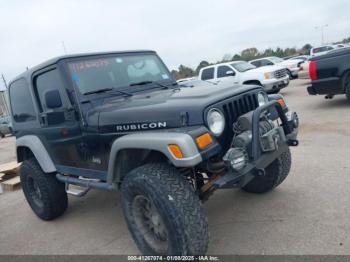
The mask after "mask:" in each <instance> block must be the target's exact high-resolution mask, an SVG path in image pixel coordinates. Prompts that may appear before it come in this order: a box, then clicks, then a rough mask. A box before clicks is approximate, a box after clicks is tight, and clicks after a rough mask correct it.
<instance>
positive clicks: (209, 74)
mask: <svg viewBox="0 0 350 262" xmlns="http://www.w3.org/2000/svg"><path fill="white" fill-rule="evenodd" d="M213 78H214V67H211V68H206V69H203V71H202V75H201V79H202V80H210V79H213Z"/></svg>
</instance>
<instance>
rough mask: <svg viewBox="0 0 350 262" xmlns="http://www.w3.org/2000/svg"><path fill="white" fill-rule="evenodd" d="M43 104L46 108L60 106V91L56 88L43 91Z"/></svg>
mask: <svg viewBox="0 0 350 262" xmlns="http://www.w3.org/2000/svg"><path fill="white" fill-rule="evenodd" d="M45 104H46V107H47V108H50V109H54V108H59V107H61V106H62V100H61V96H60V92H59V91H58V90H57V89H53V90H49V91H47V92H46V93H45Z"/></svg>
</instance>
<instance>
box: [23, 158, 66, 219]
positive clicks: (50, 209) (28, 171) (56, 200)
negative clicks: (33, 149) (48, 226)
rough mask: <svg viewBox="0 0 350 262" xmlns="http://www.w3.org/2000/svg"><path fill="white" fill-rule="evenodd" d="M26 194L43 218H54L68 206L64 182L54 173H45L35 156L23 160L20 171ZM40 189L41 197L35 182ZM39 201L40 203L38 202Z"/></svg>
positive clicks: (33, 207) (38, 214)
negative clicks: (37, 196)
mask: <svg viewBox="0 0 350 262" xmlns="http://www.w3.org/2000/svg"><path fill="white" fill-rule="evenodd" d="M20 178H21V185H22V189H23V192H24V195H25V197H26V199H27V201H28V203H29V205H30V207H31V208H32V210H33V211H34V213H35V214H36V215H37V216H38V217H39V218H41V219H43V220H52V219H55V218H57V217H59V216H60V215H62V214H63V213H64V211H66V209H67V206H68V198H67V193H66V191H65V187H64V184H63V183H61V182H60V181H58V180H57V179H56V177H55V174H53V173H49V174H47V173H44V172H43V170H42V169H41V167H40V166H39V164H38V162H37V161H36V159H34V158H30V159H28V160H25V161H23V163H22V166H21V171H20ZM34 183H35V184H36V187H37V188H38V189H39V191H40V197H39V198H40V199H39V200H38V198H37V199H35V195H36V194H37V193H36V192H35V190H34V186H33V184H34ZM38 203H39V204H38Z"/></svg>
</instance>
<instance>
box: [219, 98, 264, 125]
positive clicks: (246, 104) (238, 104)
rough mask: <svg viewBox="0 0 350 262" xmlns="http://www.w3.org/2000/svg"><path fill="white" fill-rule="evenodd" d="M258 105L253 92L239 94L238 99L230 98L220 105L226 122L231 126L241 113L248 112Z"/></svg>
mask: <svg viewBox="0 0 350 262" xmlns="http://www.w3.org/2000/svg"><path fill="white" fill-rule="evenodd" d="M257 107H258V101H257V97H256V95H255V94H249V95H244V96H241V97H240V98H238V99H234V98H233V99H232V100H231V101H227V102H226V103H224V104H223V105H222V109H223V112H224V114H225V117H226V123H228V124H229V125H230V126H232V124H233V123H235V122H236V121H237V119H238V117H240V116H241V115H244V114H245V113H248V112H250V111H252V110H254V109H255V108H257Z"/></svg>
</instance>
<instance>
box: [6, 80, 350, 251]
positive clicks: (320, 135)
mask: <svg viewBox="0 0 350 262" xmlns="http://www.w3.org/2000/svg"><path fill="white" fill-rule="evenodd" d="M305 84H306V82H305V81H304V80H294V81H293V82H292V84H291V85H290V86H289V87H288V88H287V89H286V90H285V91H283V92H282V93H283V94H284V95H285V98H286V100H287V102H288V104H289V106H290V108H292V109H293V110H296V111H298V113H299V115H300V119H301V129H300V136H299V138H300V146H299V147H297V148H293V149H292V153H293V168H292V170H291V174H290V176H289V177H288V178H287V180H286V181H285V182H284V183H283V184H282V185H281V186H280V187H279V188H277V189H276V190H275V191H273V192H271V193H268V194H265V195H252V194H248V193H244V192H242V191H240V190H225V191H218V192H217V193H216V194H214V196H213V197H212V198H211V199H210V200H209V201H208V202H207V203H205V210H206V213H207V215H208V219H209V226H210V232H211V235H210V246H209V253H211V254H350V223H349V217H350V209H349V199H350V190H349V184H350V160H349V146H350V139H349V137H350V131H349V127H350V114H349V108H350V105H348V103H347V102H346V100H345V98H344V97H342V96H341V97H336V98H334V99H333V100H331V101H329V100H324V98H323V97H312V96H308V95H307V92H306V85H305ZM0 150H1V151H0V161H1V162H6V161H7V160H9V159H12V158H14V139H13V138H11V137H8V138H5V139H3V140H0ZM119 200H120V195H119V194H118V193H107V192H99V191H93V192H90V193H89V194H88V195H87V196H86V197H84V198H74V197H70V198H69V201H70V206H69V208H68V210H67V212H66V214H65V215H64V216H62V217H61V218H59V219H57V220H55V221H52V222H43V221H41V220H39V219H38V218H37V217H36V216H35V215H34V214H33V212H32V211H31V210H30V208H29V206H28V205H27V203H26V201H25V199H24V196H23V194H22V192H21V191H16V192H12V193H5V194H2V195H0V254H135V253H138V250H137V249H136V246H135V244H134V243H133V241H132V239H131V237H130V235H129V233H128V230H127V228H126V225H125V223H124V220H123V216H122V212H121V207H120V201H119Z"/></svg>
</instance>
